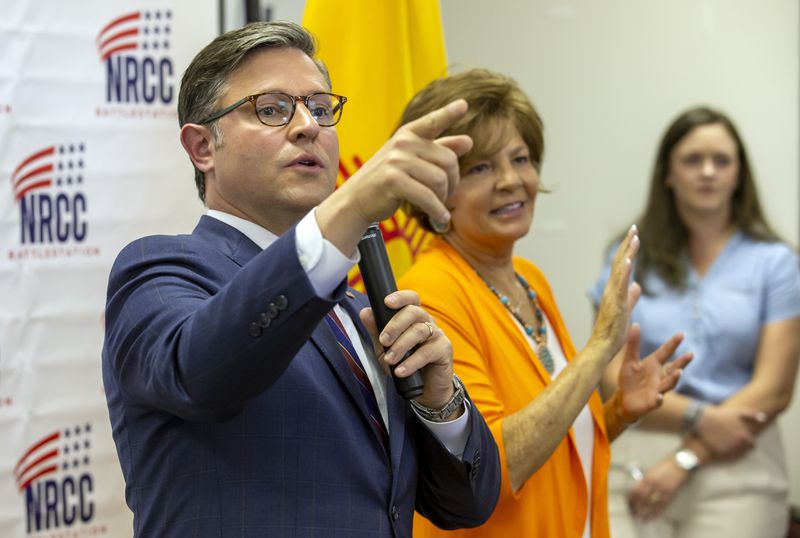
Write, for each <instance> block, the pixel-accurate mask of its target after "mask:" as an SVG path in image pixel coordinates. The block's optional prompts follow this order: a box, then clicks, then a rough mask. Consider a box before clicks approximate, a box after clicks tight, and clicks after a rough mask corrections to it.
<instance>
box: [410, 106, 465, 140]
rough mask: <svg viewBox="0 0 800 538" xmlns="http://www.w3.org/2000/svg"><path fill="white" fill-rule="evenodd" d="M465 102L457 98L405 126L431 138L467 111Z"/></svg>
mask: <svg viewBox="0 0 800 538" xmlns="http://www.w3.org/2000/svg"><path fill="white" fill-rule="evenodd" d="M468 108H469V107H468V105H467V102H466V101H465V100H464V99H457V100H455V101H453V102H452V103H450V104H448V105H445V106H443V107H442V108H437V109H436V110H434V111H433V112H429V113H428V114H425V115H424V116H422V117H421V118H417V119H415V120H414V121H412V122H409V123H407V124H406V125H405V128H406V129H408V130H410V131H411V132H412V133H414V134H416V135H417V136H420V137H422V138H428V139H430V140H433V139H434V138H436V137H438V136H439V135H440V134H442V133H443V132H444V131H445V130H446V129H447V128H448V127H450V126H451V125H453V123H455V122H456V121H457V120H458V119H459V118H461V117H462V116H463V115H464V114H466V113H467V109H468Z"/></svg>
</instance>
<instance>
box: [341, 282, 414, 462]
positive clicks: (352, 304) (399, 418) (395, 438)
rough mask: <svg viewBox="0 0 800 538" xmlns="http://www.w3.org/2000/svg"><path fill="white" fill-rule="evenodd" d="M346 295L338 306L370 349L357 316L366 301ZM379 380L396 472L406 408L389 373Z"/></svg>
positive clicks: (401, 448) (368, 336)
mask: <svg viewBox="0 0 800 538" xmlns="http://www.w3.org/2000/svg"><path fill="white" fill-rule="evenodd" d="M347 297H348V298H347V299H345V300H344V301H343V302H341V303H340V306H341V307H342V308H344V309H345V310H346V311H347V313H348V314H349V315H350V318H351V319H352V320H353V323H354V324H355V326H356V329H358V333H359V335H360V336H361V340H362V344H363V345H364V346H369V350H372V349H373V347H374V346H373V345H372V336H371V335H370V334H369V332H368V331H367V328H366V327H365V326H364V324H363V323H361V318H359V316H358V312H360V310H361V309H362V308H363V307H364V306H366V302H365V301H364V300H363V299H361V300H359V299H358V298H356V296H355V295H353V294H352V293H351V292H349V291H348V292H347ZM361 297H363V296H361ZM377 366H378V367H379V368H380V367H381V366H380V365H377ZM381 380H382V382H383V393H384V394H385V395H386V412H387V415H388V417H387V422H388V423H389V426H388V429H389V451H390V456H391V460H392V470H393V472H395V473H397V472H398V471H399V468H400V456H401V454H402V450H403V444H404V439H405V424H404V420H405V418H404V417H405V416H406V415H405V411H406V410H405V408H404V407H405V405H406V404H405V402H404V401H403V399H402V398H398V397H397V394H396V392H397V390H396V389H395V388H394V380H393V379H392V377H391V376H390V375H388V374H387V375H384V376H383V377H382V378H381Z"/></svg>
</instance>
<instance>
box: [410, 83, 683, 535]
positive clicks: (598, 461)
mask: <svg viewBox="0 0 800 538" xmlns="http://www.w3.org/2000/svg"><path fill="white" fill-rule="evenodd" d="M457 98H464V99H466V100H467V102H468V103H469V112H468V113H467V115H466V116H465V117H464V118H462V119H461V120H459V121H458V122H457V123H456V124H455V125H453V126H452V127H451V128H450V129H448V130H447V131H446V132H445V133H443V135H451V134H468V135H470V136H471V137H472V139H473V142H474V145H473V147H472V149H471V150H470V152H469V153H467V154H466V155H464V156H463V157H461V159H460V162H459V165H460V169H461V181H460V183H459V184H458V186H457V188H456V189H455V191H454V192H453V194H452V195H451V196H450V198H449V199H448V201H447V206H448V209H449V210H450V214H451V220H450V226H449V228H448V229H445V230H441V229H440V230H439V233H440V237H438V238H436V239H434V240H433V241H432V242H431V244H430V245H429V247H428V248H427V249H426V251H425V252H424V253H423V254H421V256H420V257H419V258H418V260H417V262H416V263H415V265H414V266H413V267H412V268H411V269H410V270H409V272H407V273H406V274H405V275H404V276H403V277H402V278H401V279H400V285H401V286H402V287H406V288H410V289H414V290H416V291H417V292H418V293H419V295H420V299H421V302H422V304H423V305H424V307H425V308H426V309H427V310H428V311H429V312H431V314H432V315H433V316H434V318H435V319H436V322H437V324H438V325H439V327H441V328H442V329H443V330H444V331H445V333H446V334H447V335H448V337H449V338H450V340H451V342H452V344H453V360H454V371H455V372H456V373H457V374H458V375H459V376H460V377H461V378H462V379H463V382H464V385H465V386H466V387H467V390H468V391H469V393H470V396H471V397H472V400H473V402H474V403H475V405H476V406H477V407H478V409H479V410H480V411H481V413H482V414H483V416H484V418H485V419H486V422H487V423H488V424H489V427H490V429H491V431H492V434H493V435H494V437H495V441H496V442H497V445H498V449H499V453H500V461H501V468H502V485H501V494H500V495H501V497H500V501H499V503H498V505H497V508H496V510H495V512H494V514H493V515H492V517H491V518H490V520H489V521H488V522H487V523H486V524H484V525H482V526H480V527H478V528H477V529H473V530H461V531H455V532H453V533H447V532H445V531H443V530H441V529H437V528H435V527H433V526H432V525H431V524H430V523H428V522H427V521H426V520H424V519H423V518H420V517H417V518H415V522H414V536H415V537H430V536H480V537H492V536H498V537H505V536H525V537H537V536H538V537H542V538H550V537H558V538H571V537H593V538H601V537H606V536H608V518H607V502H606V500H607V497H606V493H607V491H606V490H607V488H606V478H607V471H608V464H609V439H613V438H614V437H616V436H617V435H618V434H619V433H621V432H622V431H623V430H624V429H625V427H626V426H627V425H628V424H630V423H632V422H634V421H635V420H636V419H638V417H639V416H640V415H642V414H643V413H645V412H647V411H649V410H650V409H653V408H655V407H656V406H658V404H659V402H660V401H661V393H663V392H664V391H666V390H668V389H669V388H671V387H672V386H673V385H674V384H675V382H676V381H677V379H678V376H679V374H680V369H681V368H682V367H683V365H684V364H685V363H686V362H687V361H688V360H689V356H688V355H687V356H684V357H682V358H681V359H679V360H678V361H675V362H674V363H672V364H670V365H669V366H662V365H663V364H664V363H665V361H666V359H667V357H668V356H670V355H672V354H673V352H674V350H675V348H676V347H677V345H678V343H679V341H680V337H679V336H675V337H672V338H669V339H668V340H667V343H666V344H665V345H664V346H662V347H661V348H659V350H657V351H656V352H655V353H653V354H652V355H651V356H650V357H648V358H647V359H645V360H644V361H641V362H640V361H639V358H638V357H639V355H638V338H639V331H638V328H632V329H631V330H630V331H629V333H630V334H629V339H628V345H627V346H626V347H625V359H626V360H624V361H623V366H622V369H621V371H620V374H619V379H618V382H619V389H620V390H619V391H618V392H617V393H616V394H615V395H614V396H612V397H611V398H610V399H609V400H608V401H607V402H606V403H605V404H603V402H602V401H601V400H600V397H599V395H598V393H597V391H596V388H597V385H598V383H599V382H600V379H601V377H602V375H603V372H604V370H605V369H606V367H607V366H608V363H609V361H610V360H611V358H612V357H613V356H614V355H615V354H616V353H617V352H618V351H619V350H620V348H621V347H622V346H623V343H624V341H625V338H626V336H625V334H626V330H627V327H628V313H629V311H630V308H631V306H632V305H633V303H634V302H635V300H636V297H637V296H638V286H637V285H636V284H633V285H632V286H631V285H630V284H629V280H628V279H629V276H630V274H631V261H632V259H633V257H634V256H635V254H636V251H637V249H638V244H639V241H638V237H637V236H636V230H635V227H632V228H631V229H630V230H629V231H628V233H627V234H626V236H625V239H624V240H623V241H622V244H621V246H620V247H619V249H618V250H617V253H616V255H615V257H614V260H613V262H612V270H611V278H610V280H609V284H608V286H607V287H606V290H605V292H604V297H603V300H602V301H601V306H600V310H599V315H598V318H597V322H596V324H595V328H594V331H593V332H592V335H591V337H590V338H589V341H588V343H587V344H586V347H585V348H584V349H583V350H581V351H580V352H576V350H575V347H574V346H573V344H572V341H571V340H570V337H569V334H568V333H567V330H566V328H565V326H564V323H563V321H562V319H561V315H560V313H559V311H558V307H557V306H556V303H555V300H554V298H553V295H552V293H551V291H550V287H549V285H548V283H547V280H546V279H545V277H544V275H543V274H542V273H541V271H540V270H539V269H538V268H537V267H536V266H534V265H533V264H532V263H530V262H528V261H527V260H524V259H522V258H519V257H515V256H514V255H513V250H514V245H515V243H516V242H517V240H519V239H521V238H522V237H524V236H525V235H527V233H528V231H529V230H530V227H531V224H532V221H533V211H534V203H535V201H536V197H537V193H538V191H539V165H540V163H541V159H542V153H543V150H544V138H543V131H542V122H541V120H540V119H539V116H538V114H537V113H536V110H535V109H534V108H533V106H532V104H531V103H530V101H529V100H528V98H527V97H526V96H525V95H524V94H523V93H522V91H521V90H520V89H519V87H518V86H517V85H516V83H515V82H514V81H512V80H511V79H509V78H507V77H504V76H502V75H497V74H494V73H491V72H489V71H485V70H471V71H467V72H464V73H460V74H457V75H453V76H450V77H446V78H443V79H439V80H436V81H434V82H432V83H431V84H429V85H428V86H427V87H425V88H424V89H423V90H422V91H420V92H419V93H418V94H417V95H416V96H415V97H414V98H413V99H412V100H411V102H410V103H409V104H408V106H407V107H406V110H405V112H404V114H403V118H402V120H401V123H407V122H409V121H412V120H414V119H416V118H419V117H421V116H423V115H424V114H426V113H427V112H429V111H431V110H435V109H436V108H438V107H439V106H441V105H440V103H441V104H445V103H449V102H450V101H452V100H454V99H457ZM421 223H422V224H423V226H425V227H426V228H427V229H429V230H431V229H432V228H433V227H432V226H431V223H429V222H428V221H427V220H426V219H421ZM441 494H442V495H446V494H447V492H445V491H443V492H441Z"/></svg>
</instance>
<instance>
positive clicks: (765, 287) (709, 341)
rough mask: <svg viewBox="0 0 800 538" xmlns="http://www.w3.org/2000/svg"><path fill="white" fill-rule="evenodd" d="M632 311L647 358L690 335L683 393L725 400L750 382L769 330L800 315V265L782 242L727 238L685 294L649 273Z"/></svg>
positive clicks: (595, 291)
mask: <svg viewBox="0 0 800 538" xmlns="http://www.w3.org/2000/svg"><path fill="white" fill-rule="evenodd" d="M615 250H616V249H612V250H611V252H610V253H609V256H608V258H607V259H606V262H605V265H604V267H603V270H602V272H601V274H600V278H599V279H598V280H597V282H596V283H595V285H594V286H593V287H592V288H590V289H589V297H590V298H591V300H592V301H593V302H594V304H595V306H596V305H597V304H598V303H599V301H600V298H601V297H602V295H603V289H604V287H605V285H606V282H607V281H608V277H609V274H610V262H611V258H612V256H613V252H614V251H615ZM645 285H646V287H647V288H648V292H649V295H644V294H643V295H642V297H641V298H640V299H639V302H638V303H637V304H636V307H635V308H634V310H633V315H632V321H634V322H636V323H639V324H640V325H641V327H642V348H641V356H642V357H645V356H647V355H648V354H650V353H652V352H653V351H655V349H656V348H657V347H658V346H659V345H660V344H662V343H663V342H665V341H667V339H669V338H670V337H671V336H672V335H673V334H675V333H677V332H681V331H682V332H684V333H686V338H685V339H684V341H683V343H681V345H680V347H679V348H678V350H677V351H676V356H677V355H679V354H681V353H684V352H686V351H693V352H694V354H695V358H694V360H693V361H692V362H691V363H690V364H689V365H688V366H687V367H686V369H685V370H684V373H683V376H681V380H680V382H679V383H678V386H677V387H676V388H675V390H676V391H677V392H680V393H682V394H685V395H687V396H690V397H692V398H696V399H699V400H704V401H707V402H712V403H720V402H722V401H724V400H726V399H727V398H728V397H730V396H732V395H733V394H734V393H736V392H738V391H739V389H741V388H742V387H743V386H744V385H745V384H747V383H748V382H749V381H750V378H751V376H752V374H753V367H754V362H755V359H756V351H757V349H758V343H759V337H760V334H761V329H762V328H763V327H764V325H766V324H768V323H771V322H774V321H779V320H784V319H789V318H793V317H797V316H800V264H799V262H798V257H797V255H796V254H795V252H794V251H792V249H791V248H789V247H788V246H787V245H785V244H783V243H766V242H763V241H756V240H754V239H751V238H750V237H748V236H745V235H744V234H741V233H738V232H737V233H736V234H734V235H733V236H732V237H731V239H730V240H729V241H728V244H727V245H726V246H725V248H724V250H723V251H722V252H721V253H720V255H719V256H718V257H717V259H716V260H714V263H713V264H712V265H711V267H710V268H709V269H708V271H707V272H706V274H705V276H704V277H703V278H700V277H698V275H697V273H696V272H695V271H694V270H693V269H692V270H690V272H689V275H688V284H687V286H686V289H685V290H675V289H672V288H670V287H669V286H668V285H667V284H666V283H665V282H664V281H663V280H662V279H661V278H660V277H658V276H657V275H655V274H649V275H648V276H647V277H646V280H645Z"/></svg>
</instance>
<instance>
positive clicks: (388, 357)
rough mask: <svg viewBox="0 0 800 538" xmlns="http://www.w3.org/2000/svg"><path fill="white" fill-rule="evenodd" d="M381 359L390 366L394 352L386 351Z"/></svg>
mask: <svg viewBox="0 0 800 538" xmlns="http://www.w3.org/2000/svg"><path fill="white" fill-rule="evenodd" d="M383 359H384V360H385V361H386V362H388V363H389V364H391V363H392V361H393V360H394V351H392V350H389V351H387V352H386V354H385V355H384V356H383Z"/></svg>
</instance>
